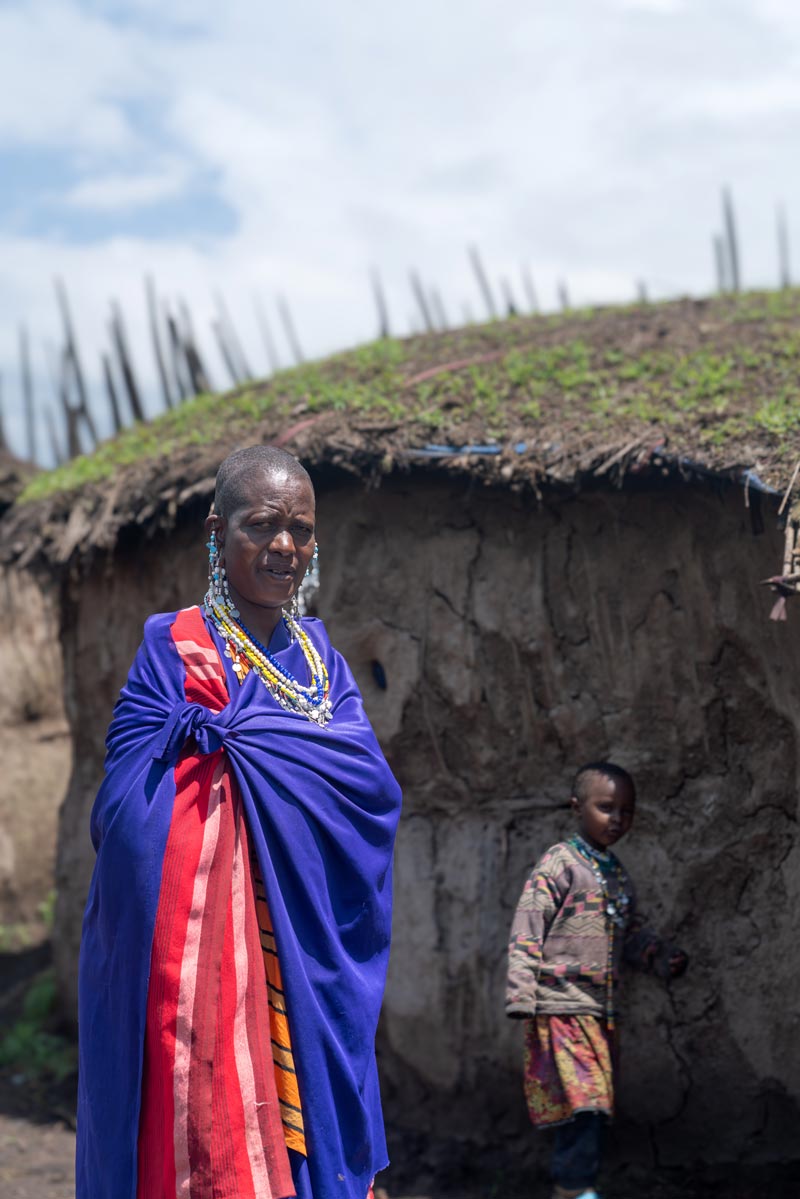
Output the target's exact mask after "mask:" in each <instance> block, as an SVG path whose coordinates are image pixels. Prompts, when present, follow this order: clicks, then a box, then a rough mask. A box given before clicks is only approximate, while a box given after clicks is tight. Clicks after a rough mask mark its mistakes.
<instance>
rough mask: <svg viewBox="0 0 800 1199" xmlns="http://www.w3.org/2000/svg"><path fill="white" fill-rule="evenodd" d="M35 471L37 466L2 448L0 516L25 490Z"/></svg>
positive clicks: (0, 460) (0, 458)
mask: <svg viewBox="0 0 800 1199" xmlns="http://www.w3.org/2000/svg"><path fill="white" fill-rule="evenodd" d="M35 473H36V471H35V468H34V467H32V466H30V465H29V464H28V463H27V462H20V460H19V458H15V457H14V455H13V454H9V452H8V451H7V450H2V449H0V516H2V515H3V513H4V512H5V511H6V509H7V508H10V507H11V505H12V504H13V503H14V501H15V499H16V498H17V496H18V495H19V494H20V493H21V492H22V491H24V490H25V487H26V485H27V484H28V483H29V482H30V480H31V478H32V477H33V475H34V474H35Z"/></svg>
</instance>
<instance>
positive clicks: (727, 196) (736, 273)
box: [722, 187, 741, 291]
mask: <svg viewBox="0 0 800 1199" xmlns="http://www.w3.org/2000/svg"><path fill="white" fill-rule="evenodd" d="M722 215H723V218H724V223H725V240H726V242H727V244H728V266H729V268H730V284H731V291H739V290H740V289H741V279H740V263H739V236H738V234H737V232H736V217H735V215H734V211H733V197H732V195H731V190H730V188H729V187H723V189H722Z"/></svg>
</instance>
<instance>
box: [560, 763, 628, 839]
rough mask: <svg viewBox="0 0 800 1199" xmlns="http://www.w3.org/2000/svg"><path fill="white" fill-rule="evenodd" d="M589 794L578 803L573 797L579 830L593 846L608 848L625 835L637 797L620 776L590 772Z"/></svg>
mask: <svg viewBox="0 0 800 1199" xmlns="http://www.w3.org/2000/svg"><path fill="white" fill-rule="evenodd" d="M588 787H589V790H588V794H587V795H586V798H585V799H584V800H583V801H582V802H581V801H580V800H578V799H577V798H576V797H575V796H573V797H572V807H573V809H574V810H575V812H577V815H578V831H579V832H580V834H581V836H582V837H584V838H585V840H587V841H588V842H589V844H590V845H593V846H594V847H595V849H608V848H609V846H611V845H614V844H615V842H617V841H619V839H620V837H624V836H625V834H626V833H627V832H628V830H629V829H630V827H631V825H632V824H633V814H634V808H635V806H636V800H635V798H634V794H633V791H632V790H631V787H630V785H629V784H628V783H626V782H625V781H624V780H623V779H610V778H606V777H605V776H604V775H602V774H593V775H590V776H589V780H588Z"/></svg>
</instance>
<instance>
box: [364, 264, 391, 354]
mask: <svg viewBox="0 0 800 1199" xmlns="http://www.w3.org/2000/svg"><path fill="white" fill-rule="evenodd" d="M369 277H370V282H371V284H372V295H373V297H374V299H375V307H376V308H377V310H378V337H391V336H392V334H391V330H390V328H389V306H388V304H387V303H386V293H385V292H384V290H383V284H382V282H381V277H380V274H379V272H378V268H377V267H373V268H372V269H371V271H370V273H369Z"/></svg>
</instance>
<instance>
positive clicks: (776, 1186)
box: [0, 944, 800, 1199]
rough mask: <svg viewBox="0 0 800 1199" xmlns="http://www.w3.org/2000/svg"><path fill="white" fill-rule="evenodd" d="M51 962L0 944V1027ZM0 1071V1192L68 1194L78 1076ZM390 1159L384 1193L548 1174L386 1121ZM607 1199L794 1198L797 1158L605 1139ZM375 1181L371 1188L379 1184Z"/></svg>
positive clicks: (441, 1198) (524, 1185)
mask: <svg viewBox="0 0 800 1199" xmlns="http://www.w3.org/2000/svg"><path fill="white" fill-rule="evenodd" d="M49 965H50V947H49V945H47V944H42V945H40V946H38V947H29V948H28V949H26V950H24V951H21V952H18V953H13V954H12V953H0V1032H2V1031H5V1030H6V1029H8V1028H10V1027H11V1026H12V1025H13V1024H14V1021H15V1020H16V1019H17V1018H18V1015H19V1012H20V1010H21V1004H22V1002H23V1001H24V994H25V987H26V985H28V984H30V983H31V982H32V981H33V980H35V979H37V978H41V976H42V972H43V971H47V969H48V967H49ZM23 1070H24V1067H23V1068H19V1072H14V1071H9V1070H5V1071H0V1196H2V1199H74V1196H75V1186H74V1157H75V1092H76V1081H77V1080H76V1078H75V1076H74V1075H73V1076H71V1077H68V1078H66V1079H65V1080H64V1081H63V1082H62V1083H60V1084H59V1085H54V1084H52V1083H44V1084H43V1083H42V1082H41V1081H37V1080H36V1079H35V1078H30V1077H26V1075H25V1074H24V1072H23ZM388 1131H389V1141H390V1154H391V1156H392V1161H393V1165H392V1166H391V1167H390V1168H389V1169H388V1170H386V1171H385V1173H384V1174H382V1175H381V1176H380V1177H379V1179H378V1187H379V1188H380V1189H381V1190H382V1191H383V1192H384V1195H383V1196H382V1197H381V1199H548V1196H549V1194H550V1186H549V1183H548V1181H547V1177H546V1174H545V1173H544V1172H543V1171H542V1170H541V1169H540V1170H537V1171H534V1172H530V1171H525V1170H522V1169H521V1168H520V1166H519V1164H518V1163H515V1161H514V1160H513V1158H514V1155H513V1154H512V1153H509V1152H507V1151H504V1150H500V1149H495V1150H493V1151H491V1152H488V1153H487V1152H477V1151H475V1150H474V1149H473V1150H472V1151H471V1150H470V1149H469V1147H468V1146H467V1145H464V1146H458V1145H453V1144H448V1145H443V1144H438V1143H433V1144H425V1145H423V1144H422V1143H421V1142H419V1140H418V1139H416V1138H415V1139H414V1140H413V1141H412V1140H407V1139H404V1138H403V1137H402V1135H398V1134H397V1132H396V1131H395V1130H392V1129H391V1128H390V1129H389V1130H388ZM610 1149H611V1152H610V1161H609V1168H608V1169H607V1170H606V1172H605V1177H604V1178H603V1180H602V1184H603V1185H602V1186H601V1193H602V1195H603V1197H604V1199H642V1197H643V1196H646V1197H647V1199H797V1196H798V1195H800V1162H797V1163H794V1164H789V1165H785V1166H771V1167H759V1166H750V1167H740V1166H733V1167H727V1168H720V1169H718V1170H706V1171H704V1172H703V1173H702V1175H701V1174H698V1173H696V1172H694V1171H692V1170H688V1169H687V1170H677V1171H675V1170H673V1171H659V1170H656V1171H653V1170H645V1169H643V1168H641V1167H631V1166H629V1165H626V1163H625V1162H624V1160H622V1159H621V1154H620V1152H619V1149H618V1148H616V1149H615V1147H614V1145H613V1142H612V1144H611V1146H610ZM376 1189H377V1188H376Z"/></svg>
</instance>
